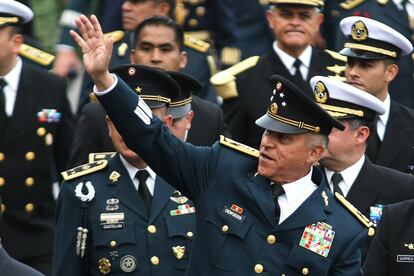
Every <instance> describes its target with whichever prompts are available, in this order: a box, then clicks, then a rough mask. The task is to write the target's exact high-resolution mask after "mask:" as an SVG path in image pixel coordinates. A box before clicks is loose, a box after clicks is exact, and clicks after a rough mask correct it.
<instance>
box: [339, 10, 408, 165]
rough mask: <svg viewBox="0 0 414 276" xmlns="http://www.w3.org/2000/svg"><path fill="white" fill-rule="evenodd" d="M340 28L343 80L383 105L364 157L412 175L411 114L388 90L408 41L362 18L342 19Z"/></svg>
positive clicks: (375, 22)
mask: <svg viewBox="0 0 414 276" xmlns="http://www.w3.org/2000/svg"><path fill="white" fill-rule="evenodd" d="M340 27H341V31H342V32H343V33H344V35H345V36H347V37H348V41H347V42H346V43H345V45H344V47H345V48H344V49H343V50H341V52H340V53H341V54H343V55H345V56H347V57H348V61H347V64H346V70H345V77H346V81H347V82H348V83H349V84H350V85H352V86H355V87H357V88H359V89H361V90H364V91H367V92H369V93H370V94H372V95H374V96H375V97H377V98H378V99H380V100H381V101H382V102H383V103H384V106H385V113H384V114H383V115H381V116H379V120H378V122H377V126H376V131H373V136H372V139H371V140H370V141H369V144H368V148H367V152H366V154H367V156H368V158H369V159H370V160H371V161H372V162H373V163H375V164H378V165H381V166H385V167H389V168H392V169H396V170H399V171H402V172H409V173H413V170H414V124H413V121H414V111H413V110H412V109H409V108H407V107H405V106H403V105H401V104H398V103H396V102H395V101H394V100H392V99H391V97H390V94H392V93H393V91H391V90H390V89H389V84H390V82H391V81H392V80H393V79H394V78H395V77H396V76H397V74H398V72H399V67H398V65H397V61H398V59H399V58H400V57H401V56H405V55H410V54H411V52H412V49H413V47H412V45H411V42H410V41H409V40H408V39H407V38H405V37H404V36H403V35H401V34H400V33H398V32H397V31H395V30H394V29H392V28H390V27H388V26H386V25H384V24H382V23H380V22H378V21H375V20H372V19H369V18H365V17H358V16H351V17H347V18H344V19H343V20H342V21H341V24H340ZM401 89H404V87H402V88H401ZM374 130H375V129H374Z"/></svg>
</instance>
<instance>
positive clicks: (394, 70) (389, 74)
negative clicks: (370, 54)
mask: <svg viewBox="0 0 414 276" xmlns="http://www.w3.org/2000/svg"><path fill="white" fill-rule="evenodd" d="M399 71H400V69H399V67H398V65H397V64H390V65H388V66H387V68H386V69H385V78H386V80H387V82H388V83H390V82H391V81H392V80H393V79H395V77H396V76H397V74H398V72H399Z"/></svg>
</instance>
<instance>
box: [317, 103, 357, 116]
mask: <svg viewBox="0 0 414 276" xmlns="http://www.w3.org/2000/svg"><path fill="white" fill-rule="evenodd" d="M319 105H320V107H322V108H323V109H325V110H326V111H327V112H328V113H329V115H331V116H332V117H345V116H348V115H355V116H358V117H364V111H362V110H357V109H351V108H346V107H339V106H333V105H328V104H322V103H320V104H319Z"/></svg>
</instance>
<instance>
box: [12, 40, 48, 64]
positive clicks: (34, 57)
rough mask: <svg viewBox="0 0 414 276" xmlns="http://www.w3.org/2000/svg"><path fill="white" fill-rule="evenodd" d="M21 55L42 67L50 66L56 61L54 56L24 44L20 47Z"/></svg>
mask: <svg viewBox="0 0 414 276" xmlns="http://www.w3.org/2000/svg"><path fill="white" fill-rule="evenodd" d="M19 55H21V56H23V57H25V58H27V59H29V60H31V61H33V62H35V63H38V64H40V65H42V66H49V65H50V64H52V62H53V61H54V60H55V56H54V55H51V54H49V53H47V52H45V51H43V50H40V49H37V48H35V47H33V46H30V45H28V44H24V43H23V44H22V45H21V46H20V50H19Z"/></svg>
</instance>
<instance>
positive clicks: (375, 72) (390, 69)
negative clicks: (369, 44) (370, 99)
mask: <svg viewBox="0 0 414 276" xmlns="http://www.w3.org/2000/svg"><path fill="white" fill-rule="evenodd" d="M397 73H398V66H397V65H396V64H390V63H388V62H386V61H384V60H367V59H358V58H352V57H348V61H347V64H346V68H345V77H346V81H347V83H348V84H350V85H352V86H355V87H357V88H359V89H361V90H364V91H366V92H368V93H370V94H372V95H373V96H375V97H377V98H378V99H380V100H382V101H383V100H385V98H386V96H387V93H388V84H389V83H390V82H391V81H392V80H393V79H394V78H395V77H396V75H397Z"/></svg>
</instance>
